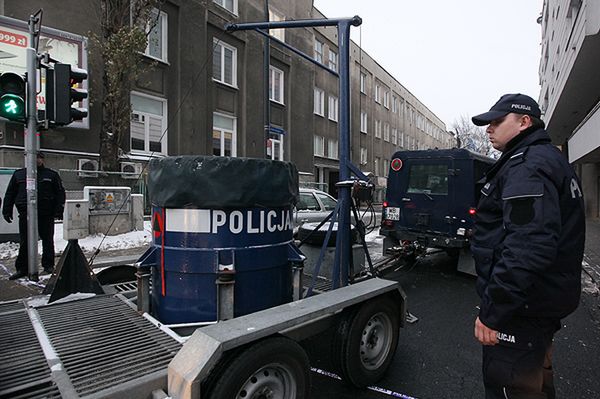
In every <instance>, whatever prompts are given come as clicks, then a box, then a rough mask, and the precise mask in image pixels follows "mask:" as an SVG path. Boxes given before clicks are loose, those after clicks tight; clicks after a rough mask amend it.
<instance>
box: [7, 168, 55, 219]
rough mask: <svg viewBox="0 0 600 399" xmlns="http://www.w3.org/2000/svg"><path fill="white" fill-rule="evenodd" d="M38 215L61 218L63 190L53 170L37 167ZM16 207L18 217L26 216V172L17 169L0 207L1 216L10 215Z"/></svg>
mask: <svg viewBox="0 0 600 399" xmlns="http://www.w3.org/2000/svg"><path fill="white" fill-rule="evenodd" d="M37 180H38V184H37V194H38V213H39V214H40V215H46V216H50V215H52V216H57V217H59V216H62V213H63V209H64V204H65V189H64V188H63V185H62V181H61V180H60V176H59V175H58V173H57V172H56V171H55V170H52V169H50V168H46V167H45V166H38V168H37ZM13 205H16V207H17V211H18V212H19V214H20V215H25V214H27V171H26V169H25V168H23V169H18V170H16V171H15V173H13V175H12V177H11V179H10V182H9V183H8V187H7V188H6V195H5V196H4V204H3V206H2V214H3V215H6V214H8V215H12V212H13V210H12V209H13Z"/></svg>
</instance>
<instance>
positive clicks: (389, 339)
mask: <svg viewBox="0 0 600 399" xmlns="http://www.w3.org/2000/svg"><path fill="white" fill-rule="evenodd" d="M399 328H400V318H399V309H398V306H397V305H396V303H395V302H394V301H393V300H392V299H391V298H390V297H386V296H383V297H379V298H376V299H372V300H370V301H368V302H366V303H364V304H363V305H362V306H360V307H359V308H357V309H356V310H354V311H352V312H350V313H349V314H347V315H346V317H344V318H343V320H342V322H341V323H340V324H339V326H338V328H337V331H336V334H335V337H334V345H333V350H334V352H333V353H334V356H333V358H334V362H335V363H336V364H335V365H336V369H337V371H338V372H339V373H340V375H341V377H342V379H343V380H344V381H346V382H348V383H350V384H352V385H354V386H355V387H358V388H363V387H367V386H369V385H372V384H374V383H375V382H377V381H378V380H379V379H381V377H383V375H384V374H385V372H386V371H387V368H388V367H389V365H390V363H391V361H392V358H393V357H394V353H395V351H396V346H397V345H398V334H399Z"/></svg>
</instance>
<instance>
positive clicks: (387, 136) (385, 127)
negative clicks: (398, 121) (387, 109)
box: [383, 123, 390, 142]
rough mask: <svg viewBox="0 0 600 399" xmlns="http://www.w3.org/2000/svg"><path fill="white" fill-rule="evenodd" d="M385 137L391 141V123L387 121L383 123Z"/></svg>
mask: <svg viewBox="0 0 600 399" xmlns="http://www.w3.org/2000/svg"><path fill="white" fill-rule="evenodd" d="M383 139H384V140H385V141H388V142H389V141H390V124H389V123H386V124H384V125H383Z"/></svg>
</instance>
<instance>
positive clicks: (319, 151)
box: [314, 135, 325, 157]
mask: <svg viewBox="0 0 600 399" xmlns="http://www.w3.org/2000/svg"><path fill="white" fill-rule="evenodd" d="M314 154H315V155H316V156H318V157H322V156H324V155H325V137H323V136H317V135H315V149H314Z"/></svg>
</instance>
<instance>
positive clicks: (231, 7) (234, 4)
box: [213, 0, 238, 15]
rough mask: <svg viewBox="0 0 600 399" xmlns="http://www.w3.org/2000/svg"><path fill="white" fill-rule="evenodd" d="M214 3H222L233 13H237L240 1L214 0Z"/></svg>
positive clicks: (221, 4) (222, 5)
mask: <svg viewBox="0 0 600 399" xmlns="http://www.w3.org/2000/svg"><path fill="white" fill-rule="evenodd" d="M213 2H214V3H216V4H218V5H220V6H221V7H223V8H224V9H226V10H227V11H229V12H230V13H232V14H235V15H237V13H238V2H237V0H213Z"/></svg>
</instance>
